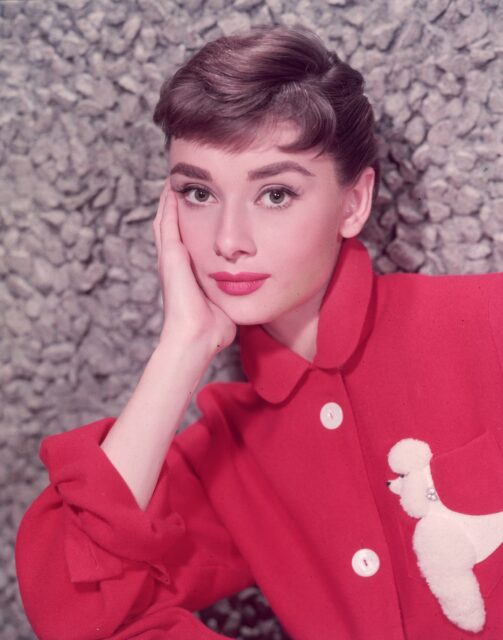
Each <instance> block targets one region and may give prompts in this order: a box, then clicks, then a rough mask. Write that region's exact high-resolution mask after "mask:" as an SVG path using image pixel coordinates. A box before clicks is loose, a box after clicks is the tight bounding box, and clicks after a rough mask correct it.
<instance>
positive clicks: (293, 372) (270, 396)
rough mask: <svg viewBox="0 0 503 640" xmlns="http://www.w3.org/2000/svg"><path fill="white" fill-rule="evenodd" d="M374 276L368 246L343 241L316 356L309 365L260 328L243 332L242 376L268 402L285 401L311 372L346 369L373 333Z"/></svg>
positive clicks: (322, 310) (326, 299)
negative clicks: (371, 320) (306, 373)
mask: <svg viewBox="0 0 503 640" xmlns="http://www.w3.org/2000/svg"><path fill="white" fill-rule="evenodd" d="M373 283H374V273H373V271H372V262H371V259H370V256H369V254H368V251H367V249H366V247H365V245H364V244H363V243H362V242H361V241H360V240H358V239H357V238H346V239H344V240H343V242H342V245H341V249H340V252H339V256H338V260H337V264H336V267H335V269H334V272H333V274H332V278H331V280H330V283H329V285H328V287H327V290H326V292H325V296H324V298H323V301H322V303H321V308H320V317H319V321H318V335H317V339H316V345H317V351H316V356H315V358H314V361H313V362H312V363H310V362H309V361H308V360H306V359H305V358H303V357H302V356H300V355H298V354H296V353H294V352H293V351H291V350H290V349H288V347H286V346H285V345H283V344H281V343H280V342H278V341H277V340H275V339H274V338H273V337H271V336H270V335H269V334H268V333H267V332H266V331H265V329H263V327H262V326H261V325H248V326H247V325H242V326H240V327H239V342H240V348H241V360H242V364H243V369H244V372H245V374H246V376H247V378H248V380H249V381H250V382H251V384H252V385H253V387H254V389H255V391H256V392H257V393H258V394H259V395H260V396H261V397H262V398H263V399H264V400H266V401H268V402H271V403H279V402H282V401H283V400H285V399H286V398H287V397H288V396H289V395H290V393H291V392H292V390H293V388H294V387H295V385H296V384H297V383H298V382H299V380H300V379H301V377H302V375H303V374H304V373H305V372H306V371H307V370H309V369H310V368H311V369H312V368H321V369H342V368H343V367H344V365H345V364H346V363H347V362H348V360H349V359H350V358H351V356H352V355H353V353H354V352H355V351H356V349H357V347H358V345H359V344H360V343H361V342H362V341H363V339H364V338H365V337H366V336H367V334H368V332H369V330H370V322H369V321H367V319H368V316H369V313H368V312H369V307H370V301H371V297H372V289H373Z"/></svg>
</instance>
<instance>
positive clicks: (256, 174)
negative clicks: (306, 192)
mask: <svg viewBox="0 0 503 640" xmlns="http://www.w3.org/2000/svg"><path fill="white" fill-rule="evenodd" d="M285 171H296V172H297V173H301V174H302V175H304V176H312V177H314V173H311V172H310V171H308V170H307V169H306V168H305V167H303V166H302V165H300V164H298V162H293V161H292V160H284V161H283V162H274V163H272V164H267V165H265V166H264V167H259V168H258V169H251V170H250V171H248V180H262V179H263V178H270V177H271V176H276V175H278V173H284V172H285ZM175 173H180V174H182V175H184V176H187V177H188V178H194V179H196V180H212V177H211V173H210V172H209V171H206V169H202V168H201V167H196V166H195V165H193V164H187V163H186V162H178V163H177V164H175V166H174V167H173V168H172V169H171V171H170V172H169V175H170V176H172V175H173V174H175Z"/></svg>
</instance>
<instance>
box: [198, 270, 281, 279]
mask: <svg viewBox="0 0 503 640" xmlns="http://www.w3.org/2000/svg"><path fill="white" fill-rule="evenodd" d="M269 275H270V274H268V273H250V272H248V271H243V272H242V273H227V272H225V271H218V272H216V273H210V278H214V279H215V280H218V281H222V280H223V281H225V282H251V281H255V280H265V278H269Z"/></svg>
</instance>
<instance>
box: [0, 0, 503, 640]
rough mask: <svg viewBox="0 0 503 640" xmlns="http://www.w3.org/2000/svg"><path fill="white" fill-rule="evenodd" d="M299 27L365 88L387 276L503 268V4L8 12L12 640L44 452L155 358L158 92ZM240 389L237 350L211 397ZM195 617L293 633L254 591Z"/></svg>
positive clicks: (206, 4) (5, 527) (0, 557)
mask: <svg viewBox="0 0 503 640" xmlns="http://www.w3.org/2000/svg"><path fill="white" fill-rule="evenodd" d="M298 22H301V23H302V24H304V25H306V26H308V27H311V28H312V29H313V30H314V31H316V32H317V33H318V34H319V35H320V36H321V37H322V39H323V40H324V41H325V43H326V44H327V45H328V46H329V48H333V49H335V50H336V51H337V52H338V53H339V54H340V56H341V57H342V58H343V59H345V60H347V61H349V62H350V64H352V65H353V66H355V67H356V68H358V69H359V70H360V71H362V72H363V74H364V76H365V77H366V79H367V87H368V88H367V93H368V95H369V97H370V98H371V100H372V102H373V104H374V106H375V112H376V116H377V119H378V122H379V132H380V135H381V139H382V144H381V157H382V165H383V181H382V187H381V197H380V199H379V202H378V203H377V205H376V207H375V211H374V214H373V218H372V220H371V221H369V223H368V225H367V227H366V229H365V231H364V233H363V235H362V239H363V240H364V241H365V243H366V245H367V246H368V247H369V249H370V251H371V253H372V256H373V258H374V262H375V266H376V269H377V270H378V271H380V272H381V273H386V272H393V271H416V272H421V273H427V274H442V273H464V274H469V273H485V272H491V271H499V270H503V158H502V146H503V82H502V81H503V56H502V53H503V43H502V40H501V32H502V28H503V3H500V2H498V0H478V1H476V0H388V1H386V0H367V1H365V2H352V1H351V0H317V1H312V2H307V1H305V0H235V1H233V0H206V1H204V0H187V1H185V2H183V1H181V0H180V1H179V2H175V1H174V0H120V1H116V2H115V1H113V0H51V1H50V2H46V1H45V0H44V1H43V0H21V1H17V0H0V92H1V104H2V109H1V110H0V145H1V146H0V233H1V246H0V305H1V310H2V313H1V323H0V386H1V398H0V411H1V428H0V440H1V442H0V485H1V491H0V522H1V529H0V530H1V535H2V544H1V545H0V629H2V631H1V637H2V639H3V640H12V639H20V640H21V639H28V638H33V637H34V636H33V635H32V632H31V631H30V629H29V625H28V623H27V622H26V619H25V617H24V614H23V610H22V606H21V604H20V600H19V596H18V594H17V585H16V581H15V569H14V560H13V543H14V538H15V532H16V529H17V526H18V523H19V521H20V518H21V516H22V514H23V513H24V511H25V510H26V508H27V506H28V504H29V503H30V502H31V501H32V500H33V499H34V498H35V496H36V495H37V494H38V493H39V492H40V491H41V489H42V488H43V487H44V486H45V484H46V482H47V477H46V474H45V471H44V468H43V467H42V465H41V463H40V462H39V460H38V448H39V444H40V440H41V438H42V437H43V436H46V435H48V434H51V433H56V432H60V431H63V430H67V429H72V428H74V427H77V426H79V425H81V424H85V423H87V422H90V421H92V420H96V419H98V418H100V417H103V416H110V415H118V414H119V413H120V411H121V410H122V408H123V407H124V405H125V403H126V402H127V399H128V398H129V396H130V394H131V392H132V390H133V388H134V386H135V385H136V383H137V381H138V378H139V376H140V375H141V372H142V370H143V367H144V365H145V363H146V361H147V359H148V357H149V356H150V354H151V352H152V350H153V348H154V347H155V345H156V344H157V339H158V336H159V331H160V328H161V321H162V298H161V294H160V288H159V286H158V279H157V273H156V253H155V245H154V241H153V235H152V226H151V225H152V220H153V218H154V215H155V212H156V209H157V201H158V197H159V195H160V191H161V186H162V183H163V178H164V177H165V175H166V166H167V165H166V158H165V156H164V155H163V138H162V134H161V132H160V131H159V130H158V129H157V128H156V127H155V126H154V125H153V124H152V122H151V117H152V112H153V108H154V105H155V103H156V101H157V98H158V93H159V88H160V85H161V82H162V80H163V79H164V78H165V77H166V76H168V75H171V74H172V73H173V72H174V71H175V70H176V68H177V67H178V66H179V65H180V64H181V63H183V62H184V61H185V60H186V59H187V58H188V57H189V56H190V55H191V54H192V53H193V52H195V50H196V49H198V48H199V47H200V46H202V45H203V44H204V43H205V42H206V41H208V40H210V39H213V38H215V37H217V36H220V35H222V34H230V33H232V32H234V31H236V30H238V29H242V28H247V27H249V26H250V25H254V24H287V25H295V24H297V23H298ZM241 375H242V374H241V372H240V368H239V363H238V354H237V352H236V349H235V347H231V348H229V349H228V350H227V351H225V352H223V353H222V354H219V356H218V357H217V358H216V359H215V361H214V363H213V364H212V366H211V367H210V369H209V370H208V372H207V375H206V377H205V379H204V380H203V384H204V383H205V382H206V381H208V380H213V379H217V378H218V379H222V380H225V379H232V378H236V377H240V376H241ZM196 415H197V409H196V407H195V406H193V407H191V409H190V411H189V412H188V414H187V416H186V419H185V420H184V423H183V425H182V427H181V428H183V427H185V426H186V425H187V424H189V423H190V422H191V421H192V420H193V419H194V418H195V417H196ZM198 615H200V616H201V617H202V619H203V620H204V621H205V622H206V624H207V625H208V626H210V627H212V628H213V629H216V630H217V631H219V632H221V633H223V634H225V635H228V636H229V637H234V638H236V637H239V638H242V639H247V638H264V639H271V640H272V639H274V640H280V639H282V638H286V635H285V634H284V632H282V630H281V628H280V625H279V624H278V622H277V621H276V620H275V618H274V615H273V613H272V612H271V611H270V610H269V608H268V604H267V601H266V600H265V598H264V597H263V595H262V594H261V593H260V591H259V590H258V589H256V588H252V589H248V590H246V591H244V592H242V593H241V594H236V596H235V597H233V598H230V599H228V600H225V601H221V602H220V603H217V604H216V605H215V606H213V607H211V608H209V609H208V610H206V611H203V612H200V613H199V614H198ZM306 615H309V612H306ZM71 637H72V636H71V631H70V630H69V633H68V636H67V638H68V640H71ZM62 640H67V639H62Z"/></svg>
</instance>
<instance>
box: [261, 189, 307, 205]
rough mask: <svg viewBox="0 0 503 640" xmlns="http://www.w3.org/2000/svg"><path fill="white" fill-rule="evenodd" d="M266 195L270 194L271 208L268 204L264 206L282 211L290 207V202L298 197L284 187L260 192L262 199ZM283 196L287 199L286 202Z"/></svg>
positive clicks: (291, 190)
mask: <svg viewBox="0 0 503 640" xmlns="http://www.w3.org/2000/svg"><path fill="white" fill-rule="evenodd" d="M267 194H271V196H270V199H269V202H272V203H273V204H272V206H271V205H268V204H266V205H265V206H266V207H267V208H268V209H284V208H285V207H288V206H290V204H291V200H293V199H294V198H296V197H297V196H298V194H297V193H295V191H293V189H287V188H286V187H273V188H272V189H267V190H266V191H263V192H262V194H261V195H260V197H261V198H262V197H263V196H265V195H267ZM285 194H286V195H287V197H288V199H287V201H286V202H285Z"/></svg>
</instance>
